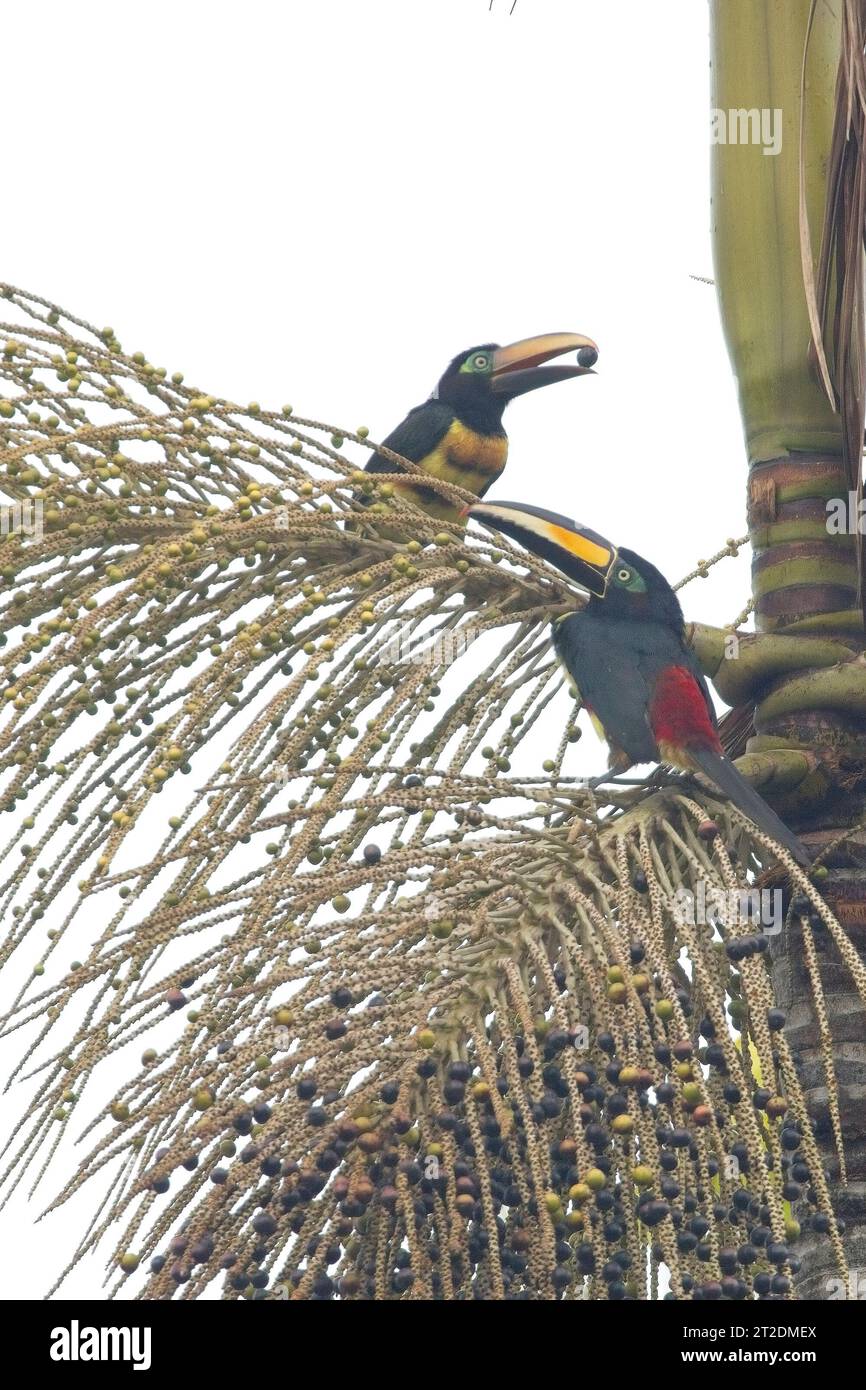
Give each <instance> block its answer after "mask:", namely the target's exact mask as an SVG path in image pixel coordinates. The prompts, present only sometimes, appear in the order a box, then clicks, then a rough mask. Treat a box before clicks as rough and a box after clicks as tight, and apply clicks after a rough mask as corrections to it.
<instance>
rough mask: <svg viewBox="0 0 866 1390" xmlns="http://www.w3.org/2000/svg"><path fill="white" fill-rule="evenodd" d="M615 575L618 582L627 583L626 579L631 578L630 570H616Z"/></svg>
mask: <svg viewBox="0 0 866 1390" xmlns="http://www.w3.org/2000/svg"><path fill="white" fill-rule="evenodd" d="M616 577H617V579H618V580H619V582H620V584H627V583H628V581H629V580H630V579H631V570H627V569H621V570H617V572H616Z"/></svg>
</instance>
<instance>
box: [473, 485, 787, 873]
mask: <svg viewBox="0 0 866 1390" xmlns="http://www.w3.org/2000/svg"><path fill="white" fill-rule="evenodd" d="M467 511H468V515H469V516H471V517H473V518H474V519H475V520H476V521H480V522H483V523H484V524H485V525H486V526H490V527H493V528H495V529H496V530H497V531H501V532H502V533H503V534H504V535H506V536H510V537H511V538H512V539H513V540H516V541H518V542H519V543H520V544H521V545H523V546H525V547H526V549H527V550H530V551H532V553H533V554H535V555H538V556H540V557H541V558H543V559H546V560H549V561H550V562H551V563H552V564H554V565H555V566H556V567H557V569H559V570H561V571H562V573H563V574H566V575H568V576H569V577H570V578H571V579H573V580H574V581H575V582H576V583H577V584H578V585H579V586H580V588H581V589H582V590H583V591H584V593H586V594H587V595H588V598H589V602H588V603H587V605H586V607H584V608H581V609H579V610H578V611H576V612H573V613H568V614H566V615H565V616H564V617H560V618H557V619H556V620H555V621H554V623H553V628H552V636H553V645H554V648H555V650H556V653H557V655H558V656H559V659H560V661H561V662H562V664H563V666H564V667H565V669H566V671H567V672H568V674H569V676H570V677H571V679H572V681H573V682H574V684H575V686H576V687H577V690H578V692H579V694H580V698H581V700H582V702H583V706H584V708H585V709H586V710H587V711H588V713H589V714H590V715H591V717H592V721H593V724H594V725H595V728H596V730H597V731H598V732H599V733H600V734H601V736H602V738H604V740H605V741H606V742H607V745H608V748H609V750H610V767H609V771H608V773H607V774H606V775H605V777H600V778H595V779H593V781H592V783H591V785H598V784H599V783H601V782H603V781H604V780H606V777H608V776H610V775H612V774H613V773H618V772H624V771H627V769H628V768H630V767H631V766H632V765H633V764H634V763H650V762H666V763H669V764H671V766H673V767H676V768H681V769H682V770H683V771H686V772H692V773H697V774H698V775H699V776H702V777H703V779H704V780H705V781H707V782H709V783H710V784H711V785H712V786H714V787H716V788H718V790H719V791H721V792H722V793H723V794H724V795H725V796H726V797H727V798H728V799H729V800H730V801H731V802H732V803H733V805H734V806H736V807H737V808H738V809H739V810H740V811H742V812H743V814H744V815H745V816H748V818H749V819H750V820H751V821H752V822H753V823H754V824H755V825H756V826H757V827H758V829H759V830H762V831H763V832H764V833H765V834H766V835H769V836H770V837H771V838H772V839H774V840H776V841H777V842H778V843H779V844H780V845H782V846H784V848H785V849H786V850H788V852H789V853H790V854H791V855H792V856H793V858H794V859H795V860H796V861H797V863H799V864H801V865H803V866H804V867H805V866H807V865H808V864H809V863H810V859H809V855H808V852H807V850H806V848H805V846H804V845H802V844H801V842H800V841H799V840H798V839H797V837H796V835H794V834H793V833H792V832H791V831H790V830H789V829H788V827H787V826H786V825H785V824H784V822H783V821H782V820H780V818H779V817H778V816H777V815H776V812H775V811H774V810H772V808H771V807H769V806H768V805H767V803H766V802H765V801H764V799H763V797H761V796H760V795H759V794H758V792H757V791H755V789H754V787H751V786H750V785H749V783H748V782H747V781H746V780H745V778H744V777H743V776H742V774H741V773H740V772H739V771H738V769H737V768H736V766H735V765H734V763H732V762H731V760H730V759H729V758H727V757H726V756H725V753H724V750H723V748H722V745H721V742H720V740H719V733H718V724H717V719H716V712H715V709H714V706H713V702H712V698H711V696H710V692H709V689H708V687H707V682H706V680H705V679H704V674H703V672H702V671H701V668H700V666H699V665H698V662H697V658H696V657H695V655H694V653H693V652H692V650H691V648H690V647H689V646H688V644H687V642H686V634H685V623H684V620H683V613H682V609H681V608H680V604H679V599H678V598H677V596H676V594H675V593H674V591H673V589H672V588H671V586H670V584H669V583H668V582H667V580H666V579H665V577H664V575H663V574H661V573H660V572H659V571H658V570H657V569H656V567H655V565H652V564H650V562H649V561H648V560H644V559H643V558H642V557H641V556H640V555H636V554H635V553H634V552H633V551H631V550H625V549H623V548H617V547H616V546H614V545H612V544H611V542H610V541H608V540H605V538H604V537H603V536H600V535H598V533H597V532H595V531H591V530H589V529H588V528H586V527H583V526H579V525H577V524H576V523H575V522H573V521H570V520H569V519H568V518H567V517H563V516H559V515H557V514H556V513H555V512H548V511H544V510H542V509H541V508H539V507H531V506H527V505H525V504H522V503H518V502H480V503H478V504H477V505H475V506H473V507H470V508H468V509H467Z"/></svg>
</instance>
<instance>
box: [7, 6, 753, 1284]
mask: <svg viewBox="0 0 866 1390" xmlns="http://www.w3.org/2000/svg"><path fill="white" fill-rule="evenodd" d="M488 4H489V0H282V3H281V4H280V5H276V4H274V3H263V0H245V3H244V4H243V5H240V6H239V5H237V3H233V4H228V3H224V0H211V3H209V4H206V5H205V4H203V3H192V2H191V0H187V2H186V3H184V4H182V5H179V4H177V3H176V0H175V3H167V0H150V3H149V4H148V5H146V6H135V7H129V6H122V7H119V6H117V4H116V3H111V4H108V3H102V2H101V0H81V3H79V4H77V5H75V6H70V5H68V4H65V3H64V4H60V3H56V0H43V3H42V4H40V5H39V6H24V5H17V6H12V7H9V8H8V9H7V11H6V13H5V15H4V20H3V31H4V48H5V52H6V55H7V57H6V61H5V63H4V80H3V109H4V112H5V113H6V117H7V143H6V158H5V161H4V163H5V170H4V174H3V189H4V200H3V206H4V212H3V233H2V243H3V256H2V262H0V274H2V277H3V278H4V279H6V280H7V281H9V282H11V283H13V284H17V285H19V286H21V287H22V288H25V289H28V290H31V291H33V292H35V293H37V294H41V295H45V296H48V297H50V298H53V299H55V300H57V301H58V302H59V303H60V304H61V305H62V306H63V307H65V308H67V309H69V310H70V311H72V312H73V313H76V314H79V315H81V316H83V317H85V318H88V319H90V320H91V321H92V322H94V323H96V324H100V325H101V324H103V323H111V324H113V326H114V328H115V329H116V331H117V333H118V334H119V336H120V339H121V342H122V343H123V345H124V348H126V349H127V350H134V349H137V348H141V349H142V350H144V351H145V352H146V353H147V355H148V357H149V359H150V360H151V361H153V362H156V363H158V364H162V365H164V366H166V367H167V368H168V369H169V371H173V370H176V369H181V370H183V371H184V372H185V374H186V380H187V382H188V383H190V384H195V385H197V386H199V387H200V388H201V389H203V390H208V391H212V392H215V393H217V394H222V395H227V396H230V397H232V398H233V399H235V400H239V401H245V400H249V399H257V400H260V401H261V402H262V403H263V404H265V405H268V406H279V405H281V404H282V403H283V402H286V401H288V402H291V403H292V404H293V405H294V407H295V409H296V410H297V411H298V413H299V414H303V415H305V416H308V417H312V418H320V419H324V420H328V421H329V422H331V423H333V424H335V425H343V426H345V427H347V428H354V427H356V426H357V425H359V424H366V425H368V426H369V428H370V430H371V432H372V434H373V436H374V437H378V438H380V439H381V438H382V437H383V436H384V435H385V434H386V433H387V431H388V430H390V429H391V428H392V427H393V426H394V425H395V424H396V423H397V422H398V421H399V419H400V418H401V417H402V416H403V415H404V414H405V412H406V409H407V408H408V407H409V406H411V405H414V404H417V403H418V402H419V401H420V400H423V399H424V398H425V397H426V396H427V395H428V394H429V391H430V389H431V388H432V386H433V385H434V383H435V382H436V380H437V378H438V376H439V375H440V373H441V371H442V368H443V367H444V366H445V364H446V363H447V362H448V360H449V359H450V358H451V357H452V356H454V354H455V353H456V352H457V351H459V350H461V349H463V348H466V347H470V346H471V345H473V344H474V343H477V342H484V341H490V340H493V341H499V342H509V341H511V340H513V339H515V338H518V337H522V336H525V335H527V334H533V333H539V332H547V331H551V330H559V329H568V330H574V331H578V332H584V333H588V334H589V335H590V336H592V337H593V338H595V340H596V341H597V342H598V344H599V347H600V350H601V355H600V358H599V362H598V368H597V371H598V375H597V376H596V377H593V378H589V379H587V380H583V381H577V382H570V383H564V384H561V385H558V386H555V387H552V388H550V389H549V390H545V391H542V392H539V393H537V394H535V395H530V396H527V397H525V398H523V399H521V400H519V401H517V402H516V403H515V404H514V405H513V406H512V407H511V408H510V409H509V412H508V415H507V416H506V423H507V426H508V431H509V435H510V439H511V454H510V460H509V465H508V473H507V476H506V478H505V479H504V480H503V482H501V483H500V484H499V486H498V487H497V488H496V489H494V493H493V495H494V496H495V495H497V494H498V495H499V496H500V497H508V498H511V499H514V500H525V501H529V502H534V503H536V504H541V505H545V506H549V507H552V508H554V509H556V510H558V511H562V512H565V513H567V514H570V515H573V516H575V517H577V518H579V519H580V520H582V521H585V522H587V523H588V524H590V525H592V526H593V527H595V528H596V529H597V530H599V531H601V532H603V533H605V534H607V535H608V536H609V537H610V538H611V539H612V540H614V541H616V542H618V543H622V544H624V545H628V546H631V547H632V548H633V549H636V550H637V551H639V552H642V553H644V554H646V555H647V557H648V558H650V559H651V560H653V561H654V562H655V563H656V564H658V565H659V567H660V568H661V569H662V570H663V571H665V572H666V573H667V575H668V577H669V578H671V579H672V580H676V579H678V578H679V577H680V576H681V575H682V574H684V573H685V572H686V571H688V570H690V569H691V568H692V567H693V565H694V563H695V561H696V559H697V558H698V557H699V556H700V557H703V556H706V555H708V554H710V553H711V552H713V551H715V550H716V549H718V548H719V547H720V546H721V545H722V544H723V543H724V540H725V538H726V537H727V536H730V535H738V534H743V533H744V531H745V529H746V527H745V479H746V465H745V458H744V452H743V447H742V441H741V435H740V427H739V420H738V415H737V410H736V402H735V393H734V384H733V380H732V376H731V372H730V368H729V365H728V361H727V356H726V353H725V349H724V345H723V342H722V337H721V331H720V328H719V323H718V316H717V310H716V300H715V291H714V290H713V288H712V287H711V286H708V285H705V284H701V283H698V282H696V281H694V280H692V279H690V278H689V277H690V275H692V274H694V275H705V276H709V275H711V274H712V268H711V255H710V245H709V234H708V227H709V115H708V106H709V95H708V56H709V55H708V37H707V7H706V6H705V5H704V4H699V3H697V0H665V3H664V5H662V6H657V5H652V6H651V5H647V4H646V3H645V0H620V3H619V4H617V5H612V4H609V3H608V4H605V3H599V0H517V5H516V8H515V11H514V14H513V15H511V14H509V10H510V7H511V0H494V4H493V8H492V11H491V10H489V9H488ZM16 132H18V134H16ZM13 140H19V141H20V148H18V149H15V148H14V146H13V143H12V141H13ZM747 593H748V562H747V559H746V557H745V556H743V557H741V558H740V559H739V560H737V561H730V560H728V561H725V562H724V563H723V564H722V565H720V566H718V567H717V568H716V569H715V570H714V571H713V572H712V578H711V579H710V580H709V581H704V582H701V581H699V582H696V583H695V584H694V585H692V586H691V587H690V588H688V589H687V590H686V591H685V593H684V594H683V595H682V597H683V601H684V608H685V611H686V616H687V617H699V618H701V619H702V620H704V621H708V622H719V623H722V622H726V621H730V619H731V618H733V616H734V615H735V614H736V613H737V612H739V610H740V609H741V608H742V606H743V603H744V602H745V598H746V596H747ZM580 746H581V749H583V748H584V747H586V748H587V754H586V756H587V758H588V759H591V763H589V764H588V765H587V771H600V770H601V768H603V766H604V757H603V753H602V751H601V747H600V745H597V744H595V743H594V740H591V739H587V740H585V742H584V743H583V744H581V745H580ZM0 1002H2V992H0ZM15 1051H16V1048H15V1047H13V1048H10V1047H8V1046H6V1047H5V1048H4V1049H3V1050H2V1052H0V1077H5V1076H6V1075H7V1074H8V1071H9V1068H10V1066H11V1064H12V1059H13V1057H14V1055H15ZM20 1107H21V1094H20V1092H19V1094H18V1095H15V1093H14V1091H13V1093H12V1094H11V1095H9V1096H4V1097H0V1129H2V1128H3V1127H8V1126H9V1125H11V1124H12V1123H14V1121H15V1120H16V1119H17V1118H18V1116H19V1115H20ZM67 1152H69V1151H67ZM67 1161H70V1162H72V1161H74V1155H72V1154H71V1153H70V1157H69V1158H68V1160H67ZM62 1171H63V1169H62V1164H61V1167H60V1168H59V1169H55V1170H54V1172H53V1175H52V1174H49V1177H48V1179H47V1181H46V1183H45V1184H44V1185H43V1187H42V1188H41V1189H40V1192H43V1193H44V1198H43V1200H47V1198H48V1196H49V1195H50V1194H53V1192H54V1191H55V1190H56V1188H57V1187H58V1186H59V1185H60V1183H61V1174H62ZM39 1207H40V1200H39V1194H37V1196H36V1197H34V1199H33V1200H32V1201H31V1202H29V1203H27V1202H26V1201H24V1199H23V1197H22V1198H21V1199H20V1200H18V1199H16V1200H15V1201H14V1202H13V1203H11V1204H10V1206H9V1207H8V1208H7V1209H6V1210H5V1211H3V1212H2V1213H0V1248H3V1249H6V1250H7V1251H8V1250H13V1251H14V1258H12V1259H7V1260H4V1261H2V1262H0V1297H5V1298H13V1299H14V1298H38V1297H40V1296H41V1294H42V1293H43V1292H44V1290H45V1288H46V1285H47V1283H48V1282H50V1277H51V1276H53V1275H54V1274H55V1273H56V1272H58V1270H59V1268H60V1266H61V1265H62V1264H63V1263H65V1259H66V1257H67V1256H68V1252H69V1251H70V1250H71V1248H72V1237H73V1235H75V1236H77V1235H79V1234H80V1232H81V1229H82V1221H83V1220H84V1208H82V1207H81V1206H78V1205H73V1206H72V1207H70V1208H69V1209H64V1210H63V1211H62V1212H61V1213H60V1214H59V1215H58V1216H56V1217H52V1218H51V1219H49V1220H48V1221H46V1222H44V1223H42V1224H41V1225H40V1226H38V1227H35V1228H34V1227H33V1226H32V1219H33V1217H34V1216H35V1215H36V1214H37V1212H38V1210H39ZM100 1283H101V1275H100V1265H99V1263H98V1262H93V1263H91V1264H90V1265H88V1266H86V1267H84V1268H83V1269H80V1270H77V1271H76V1272H75V1273H74V1275H73V1276H72V1277H71V1278H70V1280H69V1281H68V1283H67V1285H66V1286H65V1292H66V1293H67V1295H68V1296H76V1297H85V1298H87V1297H99V1296H100Z"/></svg>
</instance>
